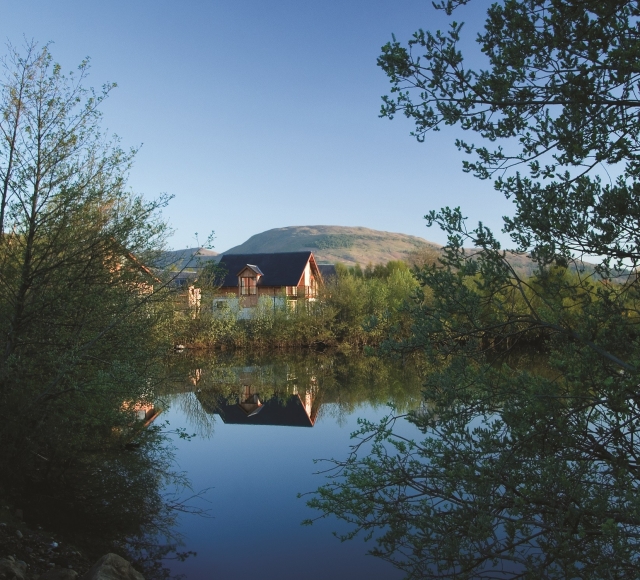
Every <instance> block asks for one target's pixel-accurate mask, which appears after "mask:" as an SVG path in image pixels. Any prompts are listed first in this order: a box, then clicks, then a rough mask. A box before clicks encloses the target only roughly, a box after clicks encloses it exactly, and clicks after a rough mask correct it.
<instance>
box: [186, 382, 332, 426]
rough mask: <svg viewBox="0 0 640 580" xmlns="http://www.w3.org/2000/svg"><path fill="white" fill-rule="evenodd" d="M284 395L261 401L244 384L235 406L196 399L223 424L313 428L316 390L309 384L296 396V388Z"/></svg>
mask: <svg viewBox="0 0 640 580" xmlns="http://www.w3.org/2000/svg"><path fill="white" fill-rule="evenodd" d="M287 391H288V392H283V393H279V394H278V395H275V396H273V397H271V398H269V399H266V400H263V399H261V398H260V393H259V392H258V391H257V389H254V388H253V387H252V386H250V385H248V384H244V385H242V386H241V387H240V389H239V393H238V398H237V399H236V402H234V401H217V402H216V403H214V404H211V402H209V401H204V400H202V399H201V398H200V397H198V398H199V399H200V402H201V404H202V408H203V409H204V410H205V411H206V412H207V413H210V414H213V413H215V414H217V415H220V418H221V419H222V421H223V422H224V423H226V424H231V425H280V426H287V427H313V425H314V423H315V422H316V418H317V416H318V410H319V408H320V397H318V390H317V387H316V386H315V385H314V384H312V385H311V386H310V387H308V388H307V389H306V390H304V391H303V392H299V391H298V389H297V387H293V388H291V389H287Z"/></svg>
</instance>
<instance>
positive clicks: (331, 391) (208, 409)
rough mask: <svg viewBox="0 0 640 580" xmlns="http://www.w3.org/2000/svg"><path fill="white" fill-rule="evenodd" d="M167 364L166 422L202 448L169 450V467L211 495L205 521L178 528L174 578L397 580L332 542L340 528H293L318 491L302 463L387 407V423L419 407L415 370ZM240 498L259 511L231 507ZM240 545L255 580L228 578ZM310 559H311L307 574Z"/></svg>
mask: <svg viewBox="0 0 640 580" xmlns="http://www.w3.org/2000/svg"><path fill="white" fill-rule="evenodd" d="M173 362H174V365H173V372H174V374H175V377H176V380H175V390H174V392H173V394H170V395H169V396H168V398H171V399H172V407H171V409H170V410H169V411H168V413H167V419H168V420H170V422H171V425H172V426H178V427H186V428H187V429H188V430H189V431H190V432H193V431H195V432H197V433H198V434H200V435H205V436H206V437H196V438H195V439H193V440H192V441H191V442H188V443H187V442H183V441H178V442H177V445H178V455H177V460H178V462H179V465H180V468H181V469H183V470H184V471H185V472H186V473H187V475H188V477H189V478H190V479H191V480H192V482H193V486H194V488H195V489H201V488H211V492H210V493H209V494H208V496H207V499H208V500H209V501H210V502H211V503H210V506H209V507H210V510H211V514H212V515H213V516H214V518H213V519H211V520H206V521H202V520H201V519H198V518H191V517H188V516H185V517H183V518H181V522H180V525H179V527H178V529H179V531H180V532H181V533H183V534H184V535H185V536H186V548H188V549H189V550H194V551H196V552H198V557H197V558H193V559H190V560H188V561H187V562H185V563H183V564H178V563H176V564H175V565H174V566H173V570H174V571H175V572H177V573H184V574H186V576H187V577H188V578H210V577H211V578H216V577H217V578H225V580H233V579H235V578H237V579H242V580H245V579H249V580H250V579H252V578H260V579H261V580H268V579H271V578H273V579H276V578H277V579H278V580H294V579H297V578H299V576H300V570H303V569H304V570H305V577H306V578H307V580H316V579H317V580H320V579H322V580H324V579H325V578H327V577H332V578H334V580H342V579H344V580H346V579H351V578H354V577H366V578H368V579H369V580H392V579H395V578H399V577H400V574H399V573H398V572H397V571H395V570H394V569H393V568H392V567H391V566H389V565H386V564H385V563H381V562H379V561H377V560H375V559H373V558H370V557H367V556H366V546H365V545H363V544H362V543H358V544H355V543H354V544H343V543H340V542H339V541H337V540H336V539H335V538H334V537H333V536H332V534H331V532H332V531H333V530H336V529H337V530H338V531H339V530H340V529H341V526H340V524H338V525H336V522H329V521H327V522H319V523H318V524H317V525H314V526H313V527H312V528H308V527H301V525H300V524H301V522H302V521H303V520H304V519H306V518H309V517H312V516H313V512H312V511H311V510H309V509H308V508H307V507H306V503H305V502H306V500H305V499H298V498H297V495H298V493H300V492H309V491H312V490H313V489H315V488H316V487H317V486H318V485H319V484H321V483H322V482H323V481H324V477H325V476H324V475H318V474H317V471H318V469H319V466H318V465H316V464H314V461H313V460H314V459H317V458H322V457H331V456H334V455H336V454H337V453H340V454H343V453H344V452H345V450H346V449H347V448H348V445H349V442H350V440H349V435H350V433H351V432H353V431H354V430H355V429H357V427H358V425H357V420H358V418H360V417H365V418H368V419H370V420H377V419H379V418H381V417H382V416H384V415H386V414H387V413H389V412H391V410H390V409H389V407H388V404H389V403H391V404H393V405H394V406H395V407H396V409H397V410H398V411H406V410H408V409H413V408H416V407H418V406H419V405H420V404H421V400H422V396H421V378H420V376H419V374H418V372H417V371H416V369H415V368H413V367H411V366H409V365H407V366H404V367H403V366H400V365H391V364H389V363H388V362H384V361H381V360H379V359H376V358H374V357H361V356H358V357H345V356H329V355H327V354H317V353H293V354H292V353H284V354H273V353H270V354H268V355H262V356H260V355H253V356H248V357H244V356H233V355H228V354H223V355H221V354H220V353H216V355H215V356H211V355H209V354H207V355H203V356H188V355H185V354H181V355H179V356H176V357H175V358H174V360H173ZM248 425H252V426H253V427H247V426H248ZM296 427H299V428H296ZM302 427H306V428H302ZM249 457H250V461H249V460H248V458H249ZM247 497H259V498H260V501H238V498H247ZM247 545H250V546H251V551H252V558H253V559H254V560H255V561H259V562H260V563H261V564H260V567H259V569H256V570H255V572H253V571H251V570H248V569H247V568H246V567H238V562H239V561H243V559H246V546H247ZM310 553H314V554H321V555H322V558H318V559H315V560H314V565H313V566H312V567H311V568H310V567H309V562H308V555H309V554H310Z"/></svg>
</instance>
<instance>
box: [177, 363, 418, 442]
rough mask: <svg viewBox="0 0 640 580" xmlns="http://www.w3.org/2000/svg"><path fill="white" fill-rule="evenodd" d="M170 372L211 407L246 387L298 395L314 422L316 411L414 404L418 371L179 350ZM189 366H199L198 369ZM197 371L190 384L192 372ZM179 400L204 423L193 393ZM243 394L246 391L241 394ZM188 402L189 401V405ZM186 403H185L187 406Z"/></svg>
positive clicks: (270, 394) (234, 398)
mask: <svg viewBox="0 0 640 580" xmlns="http://www.w3.org/2000/svg"><path fill="white" fill-rule="evenodd" d="M172 363H173V365H172V366H173V374H174V375H175V376H177V377H179V378H178V379H177V381H178V382H177V385H179V386H180V387H181V388H182V389H194V388H195V389H196V391H197V401H200V403H201V404H202V405H203V406H204V407H206V408H207V409H208V410H209V411H211V412H212V411H213V409H215V408H216V407H217V406H218V405H219V404H220V403H229V404H236V403H241V402H242V400H241V399H242V397H243V395H244V394H245V391H246V390H247V389H248V391H247V392H248V393H249V394H251V395H253V394H256V395H259V398H260V400H261V401H268V400H272V399H279V400H280V401H281V402H283V403H284V402H285V401H286V400H287V399H288V397H290V396H299V397H300V400H301V402H302V404H303V405H304V406H305V408H306V407H308V409H307V413H308V414H309V417H310V419H311V421H312V423H314V422H315V421H316V420H317V419H318V417H320V416H323V415H325V416H329V417H335V418H336V420H337V421H340V420H341V419H340V418H341V417H344V416H345V415H347V414H349V413H351V412H353V410H354V409H355V408H356V407H357V406H359V405H361V404H363V403H368V404H372V405H374V406H381V405H384V406H386V405H388V404H389V403H392V404H393V405H394V406H395V407H396V408H397V409H400V410H406V409H411V408H414V407H416V406H417V405H418V404H420V400H421V383H420V377H419V375H418V373H417V371H416V368H415V367H414V366H410V365H406V366H404V367H403V366H399V365H398V364H395V363H391V362H389V361H383V360H381V359H379V358H376V357H363V356H355V357H346V356H338V355H330V354H326V353H323V354H319V353H313V352H308V353H300V352H294V353H290V352H289V353H269V354H267V355H265V354H258V355H255V354H247V353H240V354H231V355H228V354H224V355H220V354H212V353H207V354H206V355H205V356H195V357H191V356H179V357H176V358H175V359H174V360H173V361H172ZM194 369H198V370H197V373H196V372H195V371H194ZM194 376H197V377H198V380H197V384H196V385H194V381H193V377H194ZM186 399H187V400H185V401H184V402H182V401H181V403H180V404H181V405H184V407H183V408H184V409H185V411H186V413H187V416H188V417H190V418H191V425H192V427H193V428H194V429H196V430H198V429H199V428H201V427H206V425H207V424H208V423H207V421H210V419H209V420H207V419H206V418H204V417H203V415H202V413H203V411H202V408H201V407H199V406H198V403H197V401H196V399H195V398H193V397H189V398H186ZM245 399H246V396H245ZM192 404H193V407H192V406H191V405H192ZM187 406H188V407H189V408H188V409H187Z"/></svg>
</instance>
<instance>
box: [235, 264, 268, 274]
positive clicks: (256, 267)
mask: <svg viewBox="0 0 640 580" xmlns="http://www.w3.org/2000/svg"><path fill="white" fill-rule="evenodd" d="M245 268H249V269H250V270H251V271H252V272H254V273H255V274H258V275H259V276H264V273H263V272H262V270H261V269H260V268H258V266H256V265H255V264H245V266H244V268H242V270H244V269H245ZM242 270H240V272H238V273H237V274H236V276H240V274H241V273H242Z"/></svg>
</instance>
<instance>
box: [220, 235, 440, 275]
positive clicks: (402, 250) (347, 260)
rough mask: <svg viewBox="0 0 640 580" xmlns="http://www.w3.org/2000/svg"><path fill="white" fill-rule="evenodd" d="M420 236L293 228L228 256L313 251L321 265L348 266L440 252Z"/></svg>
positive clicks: (253, 239) (252, 240)
mask: <svg viewBox="0 0 640 580" xmlns="http://www.w3.org/2000/svg"><path fill="white" fill-rule="evenodd" d="M438 247H440V246H439V245H438V244H434V243H432V242H428V241H427V240H425V239H423V238H419V237H417V236H409V235H407V234H398V233H392V232H382V231H379V230H372V229H369V228H363V227H348V226H289V227H285V228H275V229H272V230H267V231H266V232H262V233H260V234H256V235H255V236H251V237H250V238H249V239H248V240H247V241H246V242H244V243H243V244H240V245H239V246H235V247H233V248H231V249H229V250H227V251H226V252H223V253H224V254H255V253H271V252H299V251H303V250H305V251H307V250H309V251H312V252H313V255H314V256H315V257H316V260H317V261H318V262H325V263H336V262H340V263H342V264H346V265H348V266H352V265H355V264H361V265H362V266H365V265H366V264H368V263H372V264H374V265H375V264H386V263H387V262H388V261H389V260H406V259H407V258H408V257H409V255H410V254H411V253H412V252H416V251H417V250H421V249H426V248H438Z"/></svg>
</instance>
